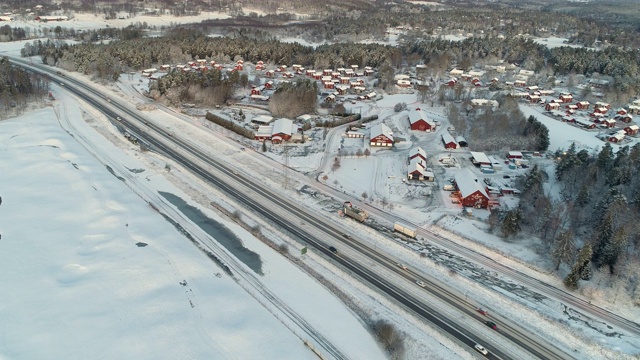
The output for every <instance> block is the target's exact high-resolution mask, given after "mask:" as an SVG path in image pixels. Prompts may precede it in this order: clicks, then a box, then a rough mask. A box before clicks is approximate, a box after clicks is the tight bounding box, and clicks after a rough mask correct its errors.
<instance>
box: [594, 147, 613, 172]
mask: <svg viewBox="0 0 640 360" xmlns="http://www.w3.org/2000/svg"><path fill="white" fill-rule="evenodd" d="M613 156H614V155H613V148H612V147H611V144H610V143H608V142H607V143H605V144H604V146H603V147H602V150H600V153H599V154H598V158H597V160H596V166H597V167H598V168H599V169H601V170H609V169H610V168H611V166H612V165H613V160H614V158H613Z"/></svg>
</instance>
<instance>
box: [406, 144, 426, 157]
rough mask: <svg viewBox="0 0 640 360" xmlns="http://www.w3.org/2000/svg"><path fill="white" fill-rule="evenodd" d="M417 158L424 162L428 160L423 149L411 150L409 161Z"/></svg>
mask: <svg viewBox="0 0 640 360" xmlns="http://www.w3.org/2000/svg"><path fill="white" fill-rule="evenodd" d="M415 158H420V159H422V160H425V161H426V160H427V153H426V152H425V151H424V150H423V149H422V148H421V147H419V146H418V147H416V148H413V149H411V150H409V160H412V159H415Z"/></svg>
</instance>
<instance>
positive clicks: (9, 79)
mask: <svg viewBox="0 0 640 360" xmlns="http://www.w3.org/2000/svg"><path fill="white" fill-rule="evenodd" d="M48 91H49V81H48V80H47V79H45V78H43V77H41V76H39V75H36V74H33V73H30V72H27V71H26V70H24V69H22V68H19V67H15V66H12V65H11V63H10V62H9V60H8V59H7V58H1V59H0V109H1V110H2V114H3V117H8V116H11V115H13V114H14V113H18V114H20V113H21V112H22V111H23V110H24V109H25V108H26V106H27V104H28V103H29V102H31V101H34V100H42V99H44V97H45V96H46V95H47V92H48Z"/></svg>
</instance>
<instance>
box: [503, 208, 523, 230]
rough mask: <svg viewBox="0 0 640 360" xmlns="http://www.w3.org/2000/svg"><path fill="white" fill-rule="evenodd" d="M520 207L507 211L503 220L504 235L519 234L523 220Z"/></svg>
mask: <svg viewBox="0 0 640 360" xmlns="http://www.w3.org/2000/svg"><path fill="white" fill-rule="evenodd" d="M521 216H522V214H521V212H520V209H514V210H509V211H507V213H506V215H505V217H504V220H503V221H502V228H501V230H502V236H503V237H509V236H513V235H515V234H517V233H518V232H519V231H520V220H521Z"/></svg>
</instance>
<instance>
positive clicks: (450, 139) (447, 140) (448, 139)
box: [442, 132, 458, 144]
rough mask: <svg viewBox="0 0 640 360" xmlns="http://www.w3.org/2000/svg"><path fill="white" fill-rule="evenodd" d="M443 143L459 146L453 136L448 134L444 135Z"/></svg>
mask: <svg viewBox="0 0 640 360" xmlns="http://www.w3.org/2000/svg"><path fill="white" fill-rule="evenodd" d="M442 141H444V143H445V144H449V143H454V144H458V143H457V142H456V141H455V140H454V139H453V136H451V134H449V133H448V132H445V133H442Z"/></svg>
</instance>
